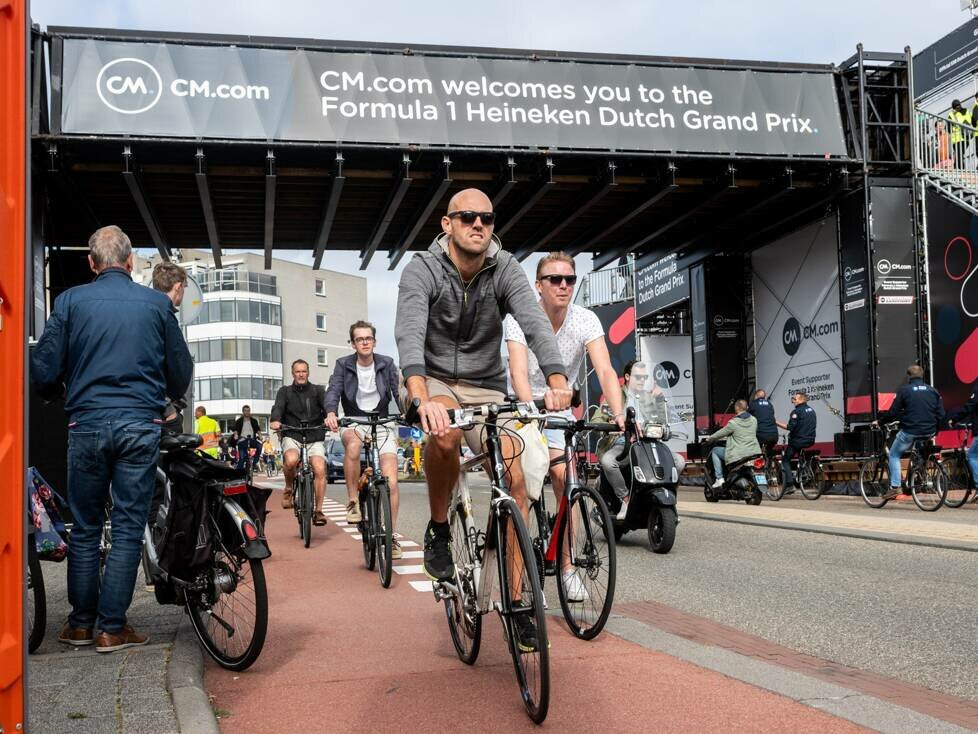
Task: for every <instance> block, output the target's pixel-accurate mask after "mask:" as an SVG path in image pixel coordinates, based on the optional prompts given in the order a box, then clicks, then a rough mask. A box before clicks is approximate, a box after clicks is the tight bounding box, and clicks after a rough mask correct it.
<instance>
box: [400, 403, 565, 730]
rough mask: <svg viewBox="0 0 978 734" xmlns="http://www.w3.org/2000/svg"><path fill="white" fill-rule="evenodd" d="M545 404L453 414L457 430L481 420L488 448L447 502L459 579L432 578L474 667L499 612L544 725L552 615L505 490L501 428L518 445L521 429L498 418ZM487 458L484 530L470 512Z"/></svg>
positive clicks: (528, 697)
mask: <svg viewBox="0 0 978 734" xmlns="http://www.w3.org/2000/svg"><path fill="white" fill-rule="evenodd" d="M419 405H420V401H418V400H417V399H415V401H414V402H413V403H412V405H411V407H410V409H409V410H408V414H407V416H406V417H405V421H406V422H407V423H409V424H412V425H415V424H417V423H418V420H419V418H418V414H417V408H418V406H419ZM543 407H544V406H543V401H537V403H536V404H535V403H519V402H517V401H506V402H502V403H490V404H486V405H480V406H474V407H467V408H457V409H455V410H449V411H448V414H449V419H450V420H451V421H452V427H453V428H459V429H467V428H471V427H473V426H474V425H475V423H474V421H475V418H476V417H483V418H484V419H485V423H484V424H483V426H482V428H483V430H484V432H485V447H486V448H485V452H483V453H481V454H478V455H477V456H474V457H473V458H471V459H469V460H468V461H465V462H463V463H462V465H461V470H460V472H459V477H458V482H457V483H456V485H455V487H454V489H453V491H452V497H451V501H450V503H449V508H448V520H449V526H450V530H451V548H452V557H453V559H454V562H455V575H454V578H452V579H451V580H448V581H435V582H433V590H434V594H435V599H436V600H438V601H442V602H444V604H445V616H446V618H447V620H448V629H449V632H450V634H451V637H452V643H453V644H454V646H455V652H456V653H457V654H458V657H459V659H460V660H461V661H462V662H463V663H466V664H468V665H472V664H473V663H475V661H476V658H478V656H479V647H480V644H481V640H482V618H483V616H485V615H486V614H489V613H490V612H496V613H497V614H498V615H499V618H500V620H501V622H502V625H503V635H504V637H505V638H506V642H507V645H508V646H509V651H510V656H511V657H512V660H513V667H514V669H515V671H516V679H517V682H518V683H519V688H520V696H521V698H522V700H523V705H524V707H525V709H526V713H527V715H528V716H529V717H530V719H532V720H533V721H534V722H536V723H538V724H539V723H540V722H542V721H543V720H544V719H545V718H546V717H547V710H548V708H549V705H550V643H549V641H548V638H547V620H546V614H545V610H544V601H543V593H542V592H541V590H540V575H539V573H537V571H536V557H535V553H534V551H533V543H532V541H531V540H530V535H529V533H528V532H527V529H526V523H525V521H524V520H523V512H522V511H521V509H520V506H519V504H518V503H517V502H516V500H515V499H513V497H512V496H510V494H509V492H508V489H507V478H506V475H507V467H506V461H505V460H504V459H503V451H502V441H501V439H500V433H503V434H506V435H509V436H510V437H512V439H513V440H514V441H516V442H519V441H520V439H519V434H517V433H516V431H514V430H512V429H509V428H508V427H506V426H500V425H497V420H498V419H499V417H500V416H502V415H512V414H522V415H524V416H526V415H528V414H530V413H535V412H538V411H539V410H541V409H542V408H543ZM483 462H486V463H487V465H488V466H487V471H488V475H489V481H490V488H491V496H490V499H489V517H488V521H487V524H486V529H485V530H484V531H480V530H478V529H477V528H476V526H475V522H474V520H473V517H472V496H471V494H470V493H469V487H468V473H469V470H470V469H471V468H473V467H475V466H478V465H479V464H481V463H483ZM497 576H498V580H499V582H498V585H497V583H496V579H497ZM528 621H529V622H532V623H533V624H534V625H535V627H536V644H533V645H530V644H527V641H526V639H525V638H524V637H523V636H522V632H523V631H525V630H526V628H527V622H528Z"/></svg>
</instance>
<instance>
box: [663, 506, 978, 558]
mask: <svg viewBox="0 0 978 734" xmlns="http://www.w3.org/2000/svg"><path fill="white" fill-rule="evenodd" d="M680 517H692V518H696V519H698V520H713V521H715V522H730V523H735V524H737V525H756V526H759V527H764V528H778V529H780V530H797V531H800V532H804V533H819V534H821V535H836V536H839V537H842V538H856V539H858V540H878V541H883V542H884V543H901V544H903V545H919V546H923V547H925V548H941V549H943V550H958V551H967V552H969V553H978V543H969V542H967V541H963V540H945V539H942V538H917V537H914V536H912V535H899V534H897V533H882V532H877V531H875V530H853V529H851V528H834V527H831V526H826V525H807V524H805V523H796V522H787V521H785V520H764V519H761V518H754V517H731V516H725V517H721V516H719V515H712V514H710V513H706V512H696V511H695V510H684V511H682V512H681V513H680Z"/></svg>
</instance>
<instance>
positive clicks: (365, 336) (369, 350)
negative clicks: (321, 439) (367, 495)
mask: <svg viewBox="0 0 978 734" xmlns="http://www.w3.org/2000/svg"><path fill="white" fill-rule="evenodd" d="M376 343H377V330H376V329H375V328H374V325H373V324H371V323H370V322H368V321H357V322H356V323H355V324H353V325H352V326H350V344H351V345H352V346H353V348H354V350H356V351H355V352H354V353H353V354H348V355H346V356H345V357H340V358H339V359H338V360H336V365H335V366H334V367H333V374H332V375H331V376H330V378H329V387H327V388H326V425H327V426H329V429H330V430H331V431H336V430H338V428H339V421H338V420H337V418H336V411H337V409H338V408H339V406H340V405H341V404H342V406H343V413H344V414H345V415H347V416H365V415H366V414H367V413H380V414H381V415H387V414H388V406H389V405H390V403H391V401H392V400H393V401H394V404H395V405H397V404H398V402H397V398H398V395H397V386H398V376H397V367H396V366H395V365H394V360H393V359H392V358H391V357H387V356H385V355H383V354H377V353H376V352H374V346H375V345H376ZM340 435H341V438H342V439H343V448H344V450H345V452H346V455H345V457H344V459H343V476H344V478H345V479H346V494H347V499H348V503H347V505H346V521H347V522H349V523H358V522H360V521H361V520H362V519H363V516H362V515H361V513H360V502H359V499H358V488H357V480H358V479H359V478H360V451H361V449H362V448H363V440H364V438H366V437H368V436H370V428H369V427H367V426H351V427H348V428H344V429H343V433H342V434H340ZM377 439H378V440H379V441H380V446H378V447H377V448H378V450H379V451H380V470H381V472H382V473H383V475H384V476H385V477H387V484H388V486H389V487H390V493H391V522H392V524H393V526H394V527H397V507H398V499H399V495H398V490H397V425H396V424H395V423H393V422H391V423H387V424H385V425H384V426H383V427H381V428H378V429H377ZM394 527H392V528H391V530H392V531H393V529H394ZM391 558H394V559H397V558H401V544H400V543H399V542H398V539H397V537H396V536H395V537H394V547H393V549H392V550H391Z"/></svg>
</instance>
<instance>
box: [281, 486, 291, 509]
mask: <svg viewBox="0 0 978 734" xmlns="http://www.w3.org/2000/svg"><path fill="white" fill-rule="evenodd" d="M282 509H283V510H291V509H292V490H291V489H287V490H285V491H284V492H283V493H282Z"/></svg>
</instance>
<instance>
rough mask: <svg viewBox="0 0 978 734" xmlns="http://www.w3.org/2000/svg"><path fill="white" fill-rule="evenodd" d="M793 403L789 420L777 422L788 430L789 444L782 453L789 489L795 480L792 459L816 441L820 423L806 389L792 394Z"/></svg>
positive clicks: (782, 462) (787, 488)
mask: <svg viewBox="0 0 978 734" xmlns="http://www.w3.org/2000/svg"><path fill="white" fill-rule="evenodd" d="M791 404H792V405H794V406H795V407H794V408H793V409H792V411H791V416H790V417H789V418H788V422H787V423H780V422H778V423H777V425H778V427H780V428H784V429H785V430H786V431H787V432H788V445H787V446H785V447H784V453H783V454H782V455H781V471H782V474H783V477H784V486H785V489H786V490H789V491H790V490H791V488H792V487H793V486H794V481H795V477H794V474H792V472H791V460H792V459H793V458H794V457H796V456H800V455H801V452H802V450H803V449H807V448H808V447H809V446H811V445H812V444H813V443H815V431H816V427H817V423H818V418H817V416H816V415H815V409H814V408H812V406H810V405H809V404H808V394H807V393H806V392H805V391H804V390H799V391H798V392H796V393H795V394H794V395H792V396H791Z"/></svg>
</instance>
